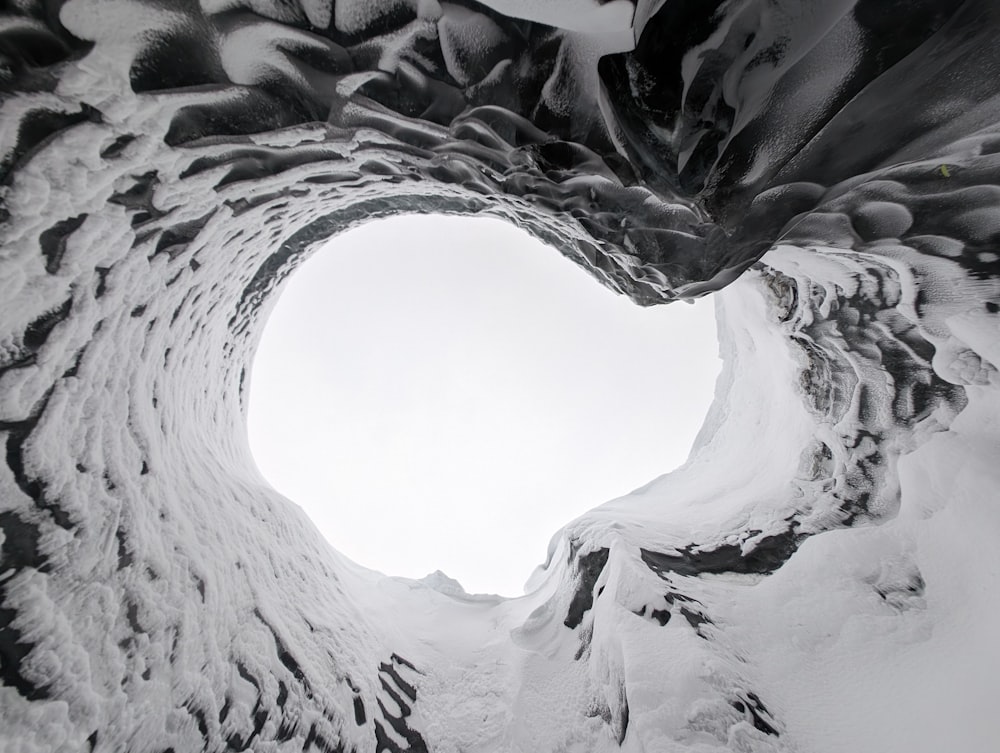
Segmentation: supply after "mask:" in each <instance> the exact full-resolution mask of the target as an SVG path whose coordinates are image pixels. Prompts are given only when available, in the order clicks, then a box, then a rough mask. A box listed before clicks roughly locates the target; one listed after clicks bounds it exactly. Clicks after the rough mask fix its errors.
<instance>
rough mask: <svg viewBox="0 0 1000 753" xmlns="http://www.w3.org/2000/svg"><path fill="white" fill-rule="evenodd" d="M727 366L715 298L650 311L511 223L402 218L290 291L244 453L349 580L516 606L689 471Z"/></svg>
mask: <svg viewBox="0 0 1000 753" xmlns="http://www.w3.org/2000/svg"><path fill="white" fill-rule="evenodd" d="M717 352H718V341H717V338H716V334H715V314H714V306H713V302H712V301H711V300H710V299H703V300H702V301H699V302H698V303H697V304H695V305H689V304H685V303H675V304H671V305H669V306H656V307H653V308H646V309H644V308H640V307H639V306H636V305H635V304H633V303H631V302H630V301H628V300H627V299H626V298H624V297H622V296H617V295H615V294H614V293H612V292H611V291H609V290H607V289H606V288H604V287H603V286H601V285H599V284H597V283H596V282H595V281H594V280H593V279H592V278H591V277H590V276H589V275H588V274H586V273H585V272H583V271H582V270H580V269H579V268H577V267H576V265H574V264H573V263H571V262H569V261H568V260H566V259H565V258H563V257H562V256H561V255H560V254H559V253H558V252H557V251H555V250H554V249H552V248H551V247H548V246H545V245H543V244H542V243H540V242H539V241H536V240H535V239H533V238H532V237H531V236H529V235H527V234H526V233H524V232H523V231H521V230H519V229H518V228H516V227H514V226H512V225H510V224H507V223H504V222H501V221H499V220H492V219H476V218H457V217H443V216H431V217H427V216H407V217H396V218H393V219H390V220H382V221H378V222H372V223H369V224H367V225H365V226H363V227H361V228H359V229H357V230H353V231H350V232H348V233H345V234H343V235H341V236H338V237H336V238H335V239H333V240H332V241H331V242H330V243H328V244H327V245H326V246H325V247H324V248H323V249H322V250H321V251H319V252H317V253H316V254H315V255H314V256H313V257H312V258H311V259H309V260H308V261H307V262H306V263H305V264H304V265H303V266H302V267H301V268H300V269H299V270H298V271H297V272H296V273H295V274H294V275H292V276H291V278H290V279H289V281H288V282H287V283H286V286H285V287H284V289H283V290H282V292H281V294H280V299H279V301H278V303H277V305H276V307H275V309H274V311H273V313H272V314H271V317H270V319H269V320H268V322H267V325H266V329H265V332H264V336H263V340H262V342H261V344H260V349H259V351H258V353H257V357H256V360H255V362H254V367H253V374H252V382H251V393H250V411H249V431H250V443H251V447H252V448H253V452H254V457H255V459H256V461H257V464H258V466H259V467H260V470H261V472H262V473H263V474H264V475H265V477H266V478H267V479H268V480H269V481H270V482H271V484H272V485H273V486H274V487H275V488H276V489H277V490H278V491H280V492H281V493H282V494H284V495H285V496H287V497H288V498H289V499H291V500H293V501H294V502H296V503H297V504H299V505H301V506H302V507H303V508H304V509H305V510H306V512H307V513H308V514H309V516H310V517H311V518H312V520H313V521H314V522H315V523H316V525H317V527H318V528H319V529H320V531H322V533H323V534H324V535H325V536H326V538H327V539H328V540H329V541H330V543H332V544H333V545H334V546H335V547H336V548H337V549H339V550H340V551H341V552H343V553H344V554H346V555H347V556H349V557H350V558H352V559H354V560H355V561H357V562H359V563H361V564H363V565H365V566H367V567H371V568H373V569H376V570H380V571H382V572H385V573H387V574H390V575H404V576H408V577H414V578H420V577H423V576H425V575H427V574H428V573H431V572H433V571H434V570H442V571H444V572H445V573H446V574H447V575H449V576H450V577H452V578H455V579H457V580H458V581H459V582H460V583H461V584H462V586H463V587H464V588H465V589H466V590H467V591H469V592H471V593H476V592H479V593H499V594H502V595H505V596H518V595H521V593H522V592H523V585H524V582H525V581H526V580H527V579H528V577H529V576H530V574H531V572H532V570H533V569H534V568H535V566H537V565H539V564H541V563H542V562H543V561H544V559H545V555H546V549H547V546H548V542H549V539H550V538H551V537H552V535H553V534H554V533H556V531H557V530H558V529H559V528H561V527H562V526H563V525H565V524H566V523H568V522H569V521H570V520H572V519H573V518H575V517H577V516H579V515H581V514H583V513H584V512H586V511H587V510H588V509H590V508H591V507H594V506H596V505H598V504H600V503H602V502H606V501H608V500H610V499H613V498H615V497H619V496H622V495H623V494H626V493H628V492H629V491H630V490H632V489H634V488H636V487H639V486H641V485H643V484H645V483H646V482H648V481H650V480H651V479H653V478H655V477H656V476H658V475H660V474H662V473H664V472H666V471H669V470H672V469H673V468H675V467H677V466H678V465H680V464H681V463H683V462H684V460H685V459H686V457H687V454H688V451H689V450H690V447H691V443H692V441H693V440H694V437H695V435H696V434H697V432H698V429H699V428H700V426H701V423H702V421H703V419H704V417H705V415H706V413H707V411H708V406H709V403H710V402H711V399H712V395H713V390H714V386H715V378H716V376H717V375H718V372H719V367H720V362H719V360H718V357H717V355H718V353H717Z"/></svg>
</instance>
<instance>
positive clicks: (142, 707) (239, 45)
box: [0, 0, 1000, 753]
mask: <svg viewBox="0 0 1000 753" xmlns="http://www.w3.org/2000/svg"><path fill="white" fill-rule="evenodd" d="M625 5H626V4H625V3H623V2H622V0H616V2H614V3H607V4H600V3H596V2H590V1H589V0H580V1H579V2H571V0H559V2H546V3H537V4H528V3H524V2H520V0H491V2H490V3H489V7H486V6H481V5H478V4H476V3H473V2H464V1H463V2H453V3H439V2H437V1H436V0H379V1H378V2H369V1H366V0H353V1H349V2H342V3H337V4H335V5H334V4H332V3H330V2H324V1H323V0H301V2H300V1H299V0H201V2H200V4H199V3H197V2H186V3H174V2H168V1H167V0H148V1H147V2H138V1H137V0H67V1H66V2H60V1H59V0H53V1H52V2H48V1H47V0H23V1H21V2H16V3H11V4H9V5H8V6H7V8H6V9H5V10H4V11H2V12H0V42H2V43H0V90H2V92H3V99H2V104H0V167H2V170H3V175H4V178H3V183H2V186H0V192H2V194H0V195H2V207H0V212H2V214H0V221H2V224H0V238H2V249H0V435H2V439H3V443H4V448H5V454H4V462H2V463H0V557H2V559H0V680H2V685H0V721H2V724H0V748H2V749H5V750H26V751H33V750H41V751H63V750H65V751H76V750H91V751H137V752H138V751H150V752H157V753H159V752H160V751H168V750H173V751H175V752H176V753H182V752H183V751H201V750H206V751H225V750H235V751H240V750H246V749H249V750H260V751H292V750H294V751H299V750H312V749H317V750H321V751H325V752H326V753H332V752H333V751H342V752H345V753H346V751H376V753H380V752H381V751H389V752H390V753H399V752H401V751H410V752H412V753H418V752H420V751H434V752H437V751H441V752H444V753H459V752H460V751H463V752H466V753H468V752H470V751H475V752H477V753H479V752H482V753H490V752H491V751H496V752H498V753H499V752H505V753H506V752H511V753H517V752H520V751H526V752H534V751H539V752H542V753H548V752H549V751H551V752H553V753H555V752H557V751H560V752H561V751H565V752H566V753H570V752H573V753H577V752H580V753H583V752H589V751H595V752H596V751H615V750H624V751H633V752H636V753H638V752H640V751H644V752H648V753H660V752H664V753H665V752H667V751H670V752H673V751H699V752H701V751H803V752H804V753H823V752H825V751H830V752H831V753H832V752H834V751H837V752H840V751H851V752H852V753H854V752H856V751H880V752H881V751H895V750H899V751H907V753H924V752H926V753H930V752H931V751H940V750H962V751H966V752H968V753H979V752H980V751H981V752H983V753H986V752H987V751H993V750H996V741H995V735H994V734H993V732H992V729H991V727H992V724H991V711H992V708H991V706H992V705H993V704H992V703H991V701H992V700H993V699H994V698H995V695H996V693H995V683H996V677H997V676H998V675H1000V651H998V650H997V649H996V644H995V636H996V634H997V632H998V629H1000V553H998V552H1000V549H998V548H997V547H996V546H995V540H996V534H997V533H998V532H1000V504H998V499H997V497H998V492H1000V467H998V463H997V458H998V457H1000V401H998V394H997V387H998V375H997V370H996V367H995V364H997V363H1000V319H998V316H997V314H998V311H1000V282H998V277H1000V251H998V247H1000V206H998V204H1000V157H998V154H1000V129H998V120H1000V118H998V111H1000V102H998V92H1000V75H998V74H1000V46H998V45H996V43H995V39H996V34H997V31H998V28H1000V6H997V5H996V4H995V3H993V2H991V1H990V0H970V1H969V2H965V3H954V2H945V1H944V0H941V1H939V2H935V1H934V0H913V1H912V2H905V3H903V2H901V3H888V2H882V1H881V0H859V1H858V2H850V1H849V0H843V1H838V2H828V1H826V0H816V1H815V2H808V1H807V0H803V1H802V2H797V3H795V2H790V3H778V4H776V3H770V2H765V1H764V0H746V1H745V2H732V3H718V2H708V3H704V2H693V1H691V2H688V1H687V0H678V1H676V2H674V1H673V0H671V2H666V3H657V2H639V3H638V4H637V5H636V7H635V8H634V10H632V11H629V8H627V7H625ZM563 18H565V20H564V21H563V20H560V19H563ZM545 24H551V25H545ZM403 212H444V213H460V214H488V215H492V216H496V217H501V218H504V219H507V220H509V221H511V222H514V223H516V224H518V225H520V226H522V227H524V228H525V229H527V230H528V231H529V232H531V233H533V234H535V235H537V236H538V237H540V238H542V239H543V240H546V241H548V242H549V243H550V244H551V245H553V246H555V247H557V248H559V249H560V251H561V252H562V253H564V254H565V255H566V256H567V257H569V258H571V259H573V260H574V261H576V262H577V263H578V264H580V265H581V266H582V267H583V268H585V269H587V270H588V271H589V272H590V273H591V274H592V275H593V276H594V278H595V280H596V281H597V282H599V283H600V284H604V285H607V286H609V287H611V288H612V289H615V290H618V291H620V292H621V293H623V294H625V295H628V296H630V297H631V298H632V299H633V300H635V301H636V302H637V303H639V304H642V305H653V304H657V303H666V302H670V301H671V300H675V299H677V298H685V297H696V296H701V295H705V294H709V293H712V294H714V295H716V296H717V299H718V302H719V310H720V322H721V323H720V341H721V343H722V348H723V351H724V357H725V359H726V366H725V368H724V372H723V375H722V377H721V378H720V380H719V384H718V388H717V398H716V403H715V405H714V407H713V409H712V411H711V413H710V415H709V416H708V418H707V420H706V424H705V427H704V429H703V431H702V434H701V437H700V439H699V442H698V445H697V447H696V448H695V451H694V452H693V453H692V456H691V458H690V460H689V461H688V463H687V464H686V465H684V466H683V467H682V468H680V469H678V470H676V471H675V472H673V473H670V474H668V475H665V476H662V477H660V478H657V479H653V480H651V481H650V483H649V484H647V485H646V486H644V487H642V488H641V489H638V490H636V491H635V492H633V493H632V494H630V495H628V496H626V497H623V498H621V499H617V500H612V501H610V502H608V503H607V504H605V505H602V506H601V507H599V508H597V509H595V510H593V511H591V512H590V513H588V514H586V515H584V516H582V517H580V518H579V519H577V520H575V521H571V522H569V523H567V525H566V526H565V527H564V528H563V529H562V530H560V531H558V532H556V534H555V536H554V537H553V540H552V545H551V548H550V552H549V558H548V562H547V563H546V564H545V565H544V567H542V568H540V569H539V571H538V572H537V573H536V574H535V576H534V577H533V579H532V582H531V584H530V585H531V590H530V593H528V594H527V595H526V596H524V597H522V598H519V599H510V600H503V599H499V598H494V597H490V596H484V595H471V596H470V595H467V594H464V593H463V592H462V591H461V590H460V589H459V588H458V587H457V586H456V585H455V584H454V583H453V582H452V581H450V580H449V579H448V578H446V577H445V576H441V575H437V576H433V577H430V578H428V579H424V580H423V581H419V582H414V581H407V580H403V579H396V578H386V577H384V576H382V575H380V574H378V573H374V572H371V571H368V570H365V569H363V568H360V567H359V566H357V565H355V564H354V563H352V562H350V561H348V560H346V558H344V557H343V556H341V555H339V554H338V553H337V552H335V551H332V550H331V549H330V548H329V546H328V545H327V544H326V543H325V542H324V541H323V540H322V538H321V537H320V536H319V534H318V533H317V532H316V531H315V529H314V527H313V526H312V524H311V523H310V522H309V521H308V520H307V519H305V518H304V516H303V515H302V513H301V512H300V510H299V509H298V508H297V507H296V506H295V505H293V504H290V503H289V502H288V501H287V500H285V499H283V498H281V497H280V495H278V494H277V493H276V492H274V491H273V490H272V489H270V488H269V487H268V486H267V485H266V483H265V482H264V481H263V479H262V478H261V477H260V475H259V474H258V473H257V471H256V469H255V467H254V464H253V461H252V459H251V457H250V453H249V449H248V447H247V442H246V429H245V422H244V409H245V397H246V390H247V386H248V380H249V379H250V374H249V372H248V368H249V364H250V363H251V358H252V353H253V350H254V347H255V344H256V342H257V338H258V337H259V334H260V331H261V326H262V323H263V321H264V319H265V317H266V315H267V312H268V310H269V306H270V305H272V304H273V301H274V293H275V291H276V290H277V289H278V288H279V286H280V283H281V281H282V280H283V279H284V278H285V277H286V276H287V275H288V274H290V273H291V272H293V271H294V269H295V268H296V266H297V265H298V264H299V263H301V261H302V260H303V259H304V258H305V257H306V256H307V255H308V254H309V253H310V252H311V251H312V250H314V249H315V248H317V247H318V246H319V245H320V244H321V243H322V242H324V241H325V240H326V239H328V238H329V237H330V236H331V235H332V234H334V233H337V232H340V231H342V230H344V229H345V228H348V227H351V226H353V225H356V224H358V223H361V222H364V221H366V220H369V219H371V218H373V217H381V216H386V215H389V214H395V213H403ZM371 273H372V274H373V275H378V276H385V275H391V274H393V270H392V269H391V268H389V269H387V268H384V266H381V265H380V264H379V260H378V259H377V258H373V259H372V268H371ZM651 346H655V344H651ZM679 357H683V354H679ZM679 399H683V396H678V395H659V394H657V395H650V396H649V420H651V421H657V422H661V423H662V424H663V426H664V430H665V431H669V423H670V402H671V400H679ZM614 409H615V406H614V404H613V401H608V399H607V397H606V396H595V410H597V411H600V410H614ZM594 462H600V458H594ZM665 470H666V469H665Z"/></svg>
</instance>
